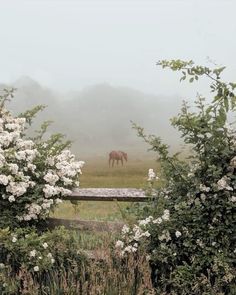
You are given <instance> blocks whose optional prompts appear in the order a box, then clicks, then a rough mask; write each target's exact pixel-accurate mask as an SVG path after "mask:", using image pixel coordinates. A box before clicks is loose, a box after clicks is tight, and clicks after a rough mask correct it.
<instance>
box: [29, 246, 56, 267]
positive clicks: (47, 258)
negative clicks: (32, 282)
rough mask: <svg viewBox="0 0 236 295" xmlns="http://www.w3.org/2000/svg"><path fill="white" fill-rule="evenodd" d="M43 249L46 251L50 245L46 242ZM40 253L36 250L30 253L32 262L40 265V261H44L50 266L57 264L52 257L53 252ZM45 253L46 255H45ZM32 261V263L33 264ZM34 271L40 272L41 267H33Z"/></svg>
mask: <svg viewBox="0 0 236 295" xmlns="http://www.w3.org/2000/svg"><path fill="white" fill-rule="evenodd" d="M42 248H44V250H46V249H47V248H48V244H47V243H46V242H44V243H43V244H42ZM44 250H43V251H38V250H36V249H33V250H31V251H30V252H29V258H30V259H31V260H33V261H34V262H35V263H39V262H40V261H42V260H44V262H49V263H50V264H54V263H55V259H54V258H53V256H52V253H51V252H48V251H47V252H45V251H44ZM44 252H45V253H44ZM33 261H31V263H32V262H33ZM33 270H34V271H35V272H38V271H39V270H40V267H39V266H38V265H35V266H34V267H33Z"/></svg>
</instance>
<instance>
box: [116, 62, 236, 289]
mask: <svg viewBox="0 0 236 295" xmlns="http://www.w3.org/2000/svg"><path fill="white" fill-rule="evenodd" d="M158 65H160V66H162V67H163V68H170V69H171V70H173V71H181V72H182V76H181V80H187V79H188V80H189V82H190V83H192V82H194V81H197V80H198V79H199V78H201V77H207V78H209V79H210V89H211V93H212V95H213V99H212V101H211V102H210V103H208V101H209V100H208V101H207V100H206V99H205V98H204V97H203V96H201V95H198V96H197V101H196V108H195V109H194V110H191V109H190V107H189V105H188V104H187V102H184V103H183V107H182V110H181V112H180V114H179V115H178V116H177V117H175V118H173V119H172V125H173V126H174V127H176V128H177V129H178V130H179V131H180V132H181V135H182V137H183V140H184V142H185V143H186V144H187V145H188V146H189V147H190V150H191V152H190V156H189V157H188V159H186V160H181V158H180V157H179V154H174V155H171V154H170V153H169V150H168V146H167V145H166V144H164V143H163V142H162V140H161V139H160V138H159V137H156V136H154V135H150V136H147V135H146V134H145V133H144V130H143V129H142V128H140V127H138V126H136V125H134V128H136V130H137V131H138V135H139V136H140V137H141V138H143V139H144V140H145V142H147V143H148V144H149V145H150V146H151V149H152V150H153V151H155V152H157V153H158V156H159V161H160V163H161V168H162V181H163V187H162V189H160V190H157V191H156V192H155V197H154V198H153V201H152V202H151V203H150V204H149V206H146V207H145V208H143V211H142V212H141V214H142V215H143V217H146V216H148V215H150V216H149V217H146V218H145V219H143V220H140V221H139V224H138V225H135V226H134V227H133V228H128V230H126V233H125V234H123V237H122V240H121V241H120V244H119V243H118V244H119V245H118V246H120V247H121V250H122V252H121V253H122V254H123V255H127V253H128V252H136V251H137V249H136V250H134V249H132V250H131V251H129V250H130V248H129V247H133V246H134V243H136V245H135V246H136V248H138V246H139V245H140V244H142V241H145V243H146V244H147V251H148V253H149V255H150V258H151V266H152V269H153V276H152V277H153V282H154V284H155V286H156V288H157V292H158V294H194V295H197V294H199V295H200V294H212V295H213V294H214V295H215V294H235V293H236V260H235V256H236V195H235V190H236V137H235V130H234V129H233V124H229V123H228V120H229V114H230V112H233V111H234V110H235V107H236V95H235V92H234V91H235V88H236V84H235V83H225V82H223V81H222V79H221V73H222V72H223V70H224V67H222V68H217V69H209V68H207V67H202V66H196V65H194V63H193V62H192V61H190V62H183V61H180V60H173V61H160V62H158ZM139 213H140V212H139ZM149 235H150V237H149ZM122 243H123V244H122Z"/></svg>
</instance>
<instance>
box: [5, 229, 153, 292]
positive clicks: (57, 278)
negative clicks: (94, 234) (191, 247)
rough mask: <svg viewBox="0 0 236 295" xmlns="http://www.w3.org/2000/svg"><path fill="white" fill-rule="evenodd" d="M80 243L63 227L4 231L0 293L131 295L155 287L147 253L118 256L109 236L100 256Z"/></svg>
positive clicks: (78, 236)
mask: <svg viewBox="0 0 236 295" xmlns="http://www.w3.org/2000/svg"><path fill="white" fill-rule="evenodd" d="M80 246H81V245H80V234H78V233H76V232H73V231H71V230H69V231H68V230H65V229H64V228H58V229H55V230H53V231H52V232H50V231H47V232H44V233H43V234H38V233H37V232H36V231H35V230H33V229H32V228H31V229H30V228H28V229H20V228H19V229H17V230H15V231H14V234H12V232H11V231H10V230H9V229H2V230H0V247H1V252H0V294H2V295H16V294H29V295H36V294H37V295H42V294H81V295H84V294H91V295H93V294H94V295H98V294H110V295H112V294H114V295H118V294H124V295H125V294H127V295H130V294H147V292H148V290H150V289H151V288H152V286H151V281H150V271H149V265H148V263H147V262H146V261H145V257H142V256H141V255H140V256H137V257H135V258H132V257H130V258H128V259H120V258H119V257H117V255H116V253H115V252H113V251H110V250H109V249H108V248H109V246H110V245H109V243H108V239H106V249H104V251H103V253H102V258H99V257H97V258H96V254H95V255H94V258H91V257H90V258H88V254H86V253H83V252H82V251H81V250H80ZM100 256H101V255H100ZM149 294H150V293H149Z"/></svg>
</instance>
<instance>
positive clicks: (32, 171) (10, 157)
mask: <svg viewBox="0 0 236 295" xmlns="http://www.w3.org/2000/svg"><path fill="white" fill-rule="evenodd" d="M13 93H14V91H13V90H4V94H3V95H2V96H0V196H1V198H0V208H1V213H2V216H1V220H0V227H6V226H11V227H14V226H19V225H26V224H27V223H30V224H32V223H35V222H36V221H38V220H40V219H42V218H45V217H46V216H48V214H49V212H50V210H52V209H53V208H54V206H55V205H56V204H58V203H59V202H60V201H61V200H60V198H61V197H62V196H64V195H68V194H70V193H71V190H70V189H71V188H72V187H73V186H78V185H79V182H78V180H79V175H80V173H81V167H82V165H83V162H81V161H76V160H75V156H74V155H73V154H71V152H70V151H69V150H68V149H67V148H68V146H69V144H70V142H68V141H66V142H65V141H64V140H63V135H61V134H54V135H52V136H51V137H50V138H48V139H44V134H45V132H46V131H47V128H48V126H49V124H50V121H47V122H44V123H43V124H42V126H41V128H40V130H38V131H37V132H36V133H37V134H36V136H35V137H33V138H27V137H26V130H27V128H28V126H29V125H31V124H32V120H33V118H34V117H35V116H36V114H37V113H38V112H39V111H42V110H43V109H44V106H37V107H35V108H33V109H32V110H28V111H26V112H25V113H23V114H20V115H19V116H18V117H14V116H13V115H12V114H11V113H10V112H9V111H8V110H7V108H6V102H7V101H9V100H10V98H12V97H13Z"/></svg>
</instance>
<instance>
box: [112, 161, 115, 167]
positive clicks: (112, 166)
mask: <svg viewBox="0 0 236 295" xmlns="http://www.w3.org/2000/svg"><path fill="white" fill-rule="evenodd" d="M114 162H115V160H114V159H112V167H114Z"/></svg>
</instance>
